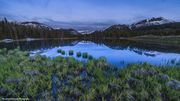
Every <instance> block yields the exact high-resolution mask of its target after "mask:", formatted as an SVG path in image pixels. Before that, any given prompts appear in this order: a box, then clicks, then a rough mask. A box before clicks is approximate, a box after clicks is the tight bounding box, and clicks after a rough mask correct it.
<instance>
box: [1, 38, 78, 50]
mask: <svg viewBox="0 0 180 101" xmlns="http://www.w3.org/2000/svg"><path fill="white" fill-rule="evenodd" d="M78 42H79V40H76V39H68V40H60V39H59V40H58V39H53V40H50V39H49V40H36V41H16V42H11V43H0V48H7V49H14V48H17V47H19V48H20V49H21V50H27V51H32V50H36V49H50V48H54V47H59V46H74V45H76V44H77V43H78Z"/></svg>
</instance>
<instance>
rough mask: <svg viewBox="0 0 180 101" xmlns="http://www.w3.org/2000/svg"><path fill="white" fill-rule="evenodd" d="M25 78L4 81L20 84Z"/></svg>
mask: <svg viewBox="0 0 180 101" xmlns="http://www.w3.org/2000/svg"><path fill="white" fill-rule="evenodd" d="M24 80H25V78H8V79H6V81H5V82H6V83H20V82H22V81H24Z"/></svg>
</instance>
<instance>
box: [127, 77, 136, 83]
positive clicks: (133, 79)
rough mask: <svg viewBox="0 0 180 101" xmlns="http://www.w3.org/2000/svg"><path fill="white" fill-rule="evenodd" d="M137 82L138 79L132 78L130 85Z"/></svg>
mask: <svg viewBox="0 0 180 101" xmlns="http://www.w3.org/2000/svg"><path fill="white" fill-rule="evenodd" d="M137 82H138V79H136V78H133V77H130V78H129V79H128V84H134V83H137Z"/></svg>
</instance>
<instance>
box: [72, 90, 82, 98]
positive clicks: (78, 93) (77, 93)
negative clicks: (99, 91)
mask: <svg viewBox="0 0 180 101" xmlns="http://www.w3.org/2000/svg"><path fill="white" fill-rule="evenodd" d="M71 96H73V97H75V98H78V97H80V96H82V93H81V92H80V91H79V90H74V91H73V92H71Z"/></svg>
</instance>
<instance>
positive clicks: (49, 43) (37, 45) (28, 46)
mask: <svg viewBox="0 0 180 101" xmlns="http://www.w3.org/2000/svg"><path fill="white" fill-rule="evenodd" d="M81 41H84V42H89V41H90V42H94V43H96V44H98V45H106V46H107V47H109V48H111V49H116V50H123V49H128V50H132V51H134V52H136V53H138V54H141V52H140V51H138V50H142V51H159V52H172V53H180V45H178V46H177V45H160V44H152V43H143V42H138V41H130V40H122V39H121V40H113V39H104V40H97V39H96V40H93V39H88V40H85V39H83V40H80V39H66V40H65V39H64V40H63V39H51V40H36V41H16V42H11V43H0V48H7V49H14V48H17V47H20V49H21V50H27V51H32V50H36V49H50V48H54V47H59V46H75V45H76V44H77V43H78V42H81Z"/></svg>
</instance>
